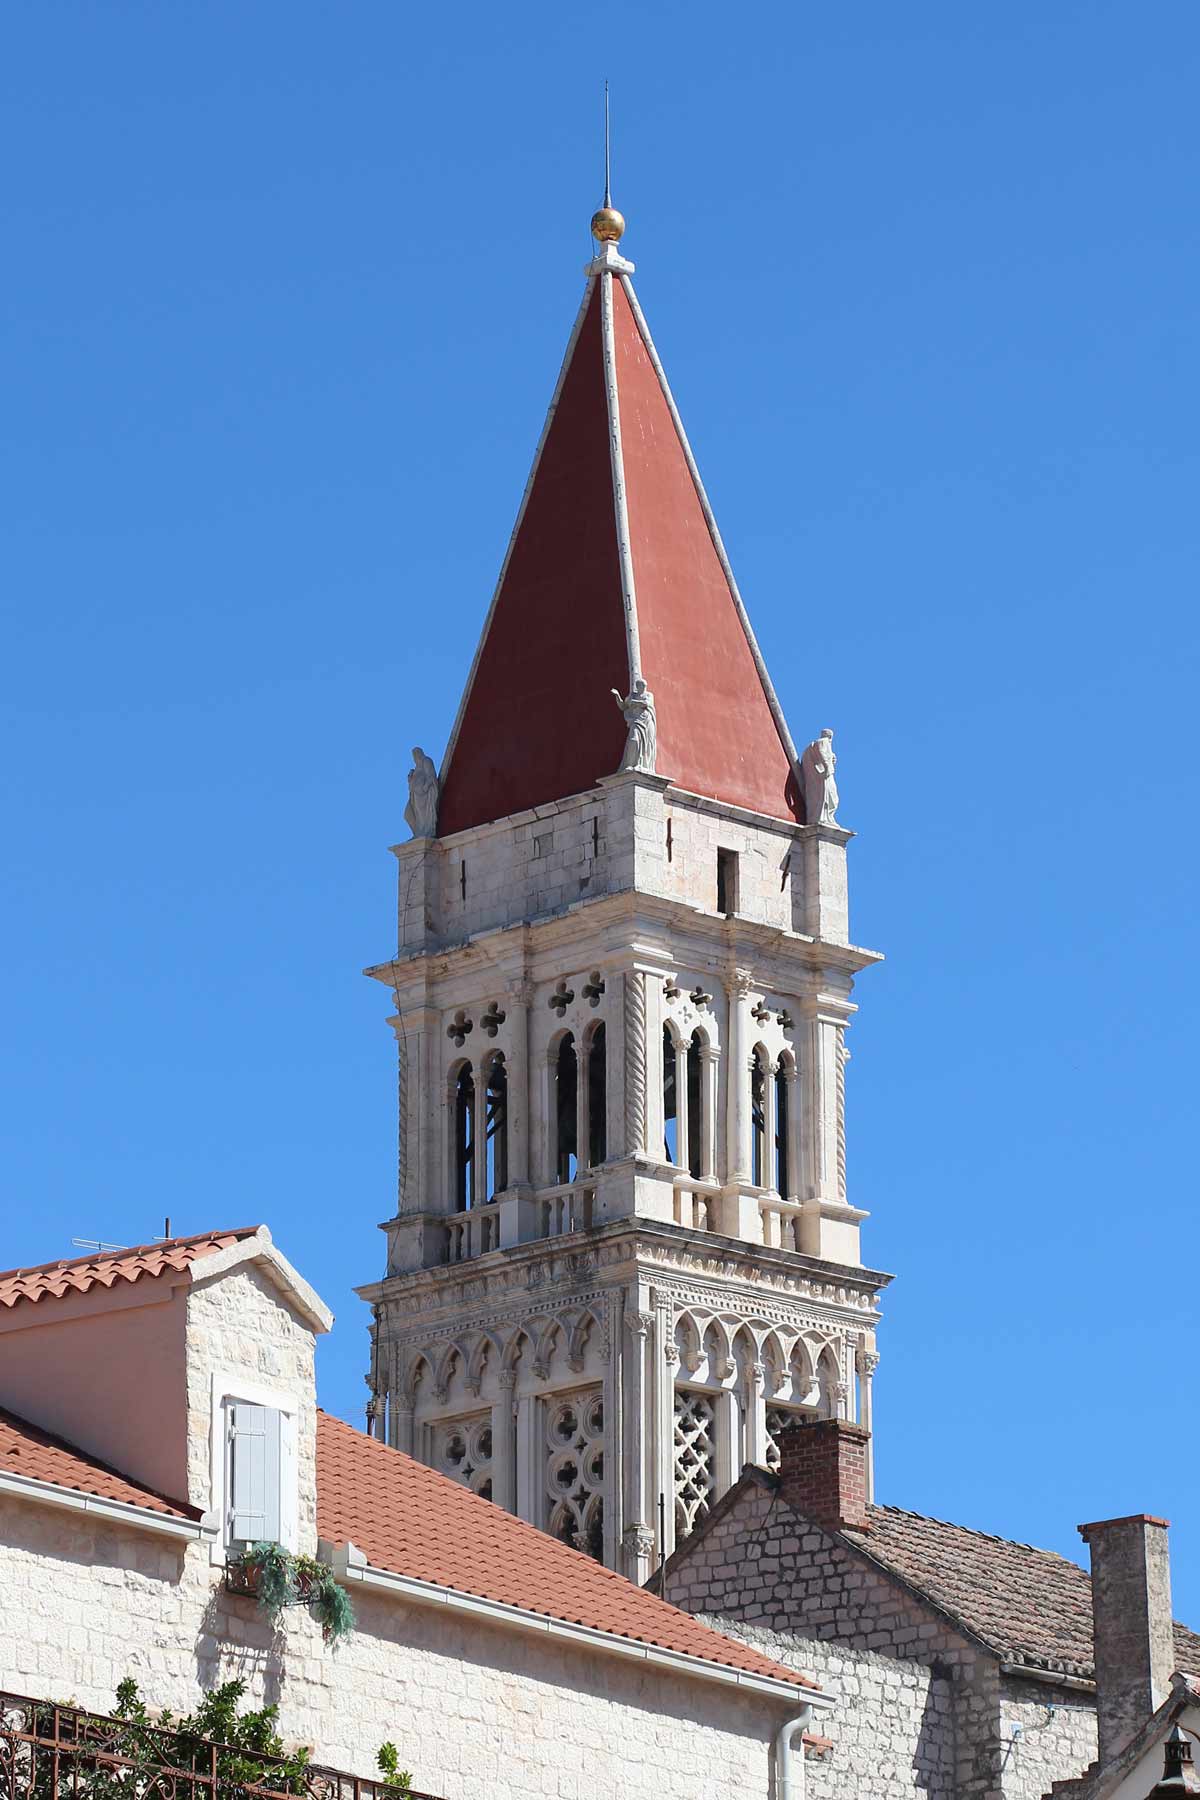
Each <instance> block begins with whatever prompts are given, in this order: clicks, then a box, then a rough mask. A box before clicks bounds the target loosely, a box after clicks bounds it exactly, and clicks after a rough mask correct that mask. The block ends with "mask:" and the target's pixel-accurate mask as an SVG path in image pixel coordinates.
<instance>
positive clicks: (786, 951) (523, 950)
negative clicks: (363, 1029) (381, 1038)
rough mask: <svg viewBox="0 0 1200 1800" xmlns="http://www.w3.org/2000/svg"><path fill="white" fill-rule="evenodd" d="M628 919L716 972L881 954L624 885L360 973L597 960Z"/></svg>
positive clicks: (836, 967)
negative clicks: (556, 953) (575, 957)
mask: <svg viewBox="0 0 1200 1800" xmlns="http://www.w3.org/2000/svg"><path fill="white" fill-rule="evenodd" d="M806 829H807V828H806ZM631 923H634V924H636V927H637V929H638V930H639V932H640V933H642V934H644V935H648V936H650V937H651V938H654V937H656V936H659V934H661V945H658V944H656V945H655V946H654V953H655V954H657V955H662V956H664V957H668V958H669V959H670V960H671V961H672V962H679V961H681V960H684V956H681V949H683V950H684V952H685V954H686V950H687V949H692V948H694V951H695V953H696V955H697V959H698V960H706V959H708V958H711V966H712V968H713V970H714V972H717V971H719V970H720V969H721V968H722V967H723V966H725V965H726V964H727V963H728V961H729V959H730V957H731V955H732V956H734V957H736V958H737V960H738V961H742V962H746V963H749V964H750V965H751V966H756V965H759V964H762V965H765V966H764V967H763V970H762V973H763V976H764V977H765V978H767V979H768V980H770V979H772V978H774V977H778V980H779V981H782V980H784V979H786V975H787V973H788V972H789V971H794V969H795V967H796V964H797V962H799V963H801V964H802V966H804V967H806V968H809V969H827V970H829V971H831V972H833V971H837V972H838V973H841V974H844V975H853V974H856V973H857V972H858V971H860V970H862V969H866V968H870V967H872V966H873V965H874V964H875V963H878V962H882V961H883V957H882V954H881V953H880V952H879V951H877V950H867V949H864V948H862V947H861V946H859V945H856V944H834V943H830V942H828V941H823V940H821V939H819V938H813V937H808V936H806V935H805V934H804V933H803V932H798V931H786V930H784V928H783V927H782V926H779V925H767V924H763V923H761V922H759V921H756V920H754V919H746V918H741V917H739V916H735V917H732V918H729V917H726V915H725V914H723V913H716V912H712V913H710V912H706V911H705V910H704V909H702V908H701V907H697V906H692V905H690V904H689V903H688V902H686V901H681V900H672V899H670V898H669V897H667V896H666V895H662V894H648V893H646V892H644V891H642V890H640V889H635V888H625V889H622V890H621V891H620V892H619V893H615V894H596V895H593V896H589V897H588V898H586V899H582V900H577V901H576V902H575V903H574V905H572V906H569V907H567V908H566V909H565V910H562V911H557V910H556V911H554V912H547V913H542V914H540V915H537V916H535V917H532V918H529V919H523V920H520V921H518V922H517V923H516V924H513V925H497V926H490V927H488V928H487V929H486V930H483V931H479V932H476V933H473V934H472V935H470V936H468V937H465V938H462V939H460V940H459V941H458V942H456V943H443V944H439V945H437V946H436V947H429V946H423V947H421V948H420V949H416V950H412V951H409V952H406V953H405V954H404V955H402V956H398V957H396V958H394V959H393V960H391V961H389V962H383V963H376V964H373V965H372V966H371V967H369V968H367V969H365V970H364V971H363V973H364V974H366V975H368V976H370V977H371V978H372V979H373V980H375V981H382V982H383V983H384V985H385V986H387V987H389V988H394V989H396V990H397V991H399V989H400V988H401V987H402V986H403V987H404V988H405V989H407V988H409V987H410V986H411V985H412V983H413V981H414V979H417V978H419V977H420V976H421V975H422V974H423V973H424V972H425V971H429V970H431V969H432V971H433V973H434V974H435V975H436V974H437V973H440V971H438V970H437V969H436V965H437V964H438V963H439V962H444V963H445V964H446V970H445V973H449V972H450V965H451V964H453V965H454V972H455V974H456V975H457V974H458V973H459V972H460V971H461V970H462V968H463V967H464V965H468V964H470V963H471V962H477V963H478V966H479V967H480V969H481V971H482V970H483V969H501V968H515V967H516V966H517V965H518V964H519V963H520V962H521V959H522V957H523V956H525V955H527V954H529V953H531V952H533V951H534V950H535V949H536V951H537V953H538V954H543V953H548V952H551V951H553V950H554V949H556V948H558V947H559V946H563V947H566V946H568V945H569V946H572V947H573V948H574V949H575V950H576V951H577V953H578V954H579V955H580V956H581V958H582V960H585V961H586V960H587V957H588V956H590V957H592V959H593V960H595V959H596V958H597V957H598V956H601V955H603V954H605V953H607V954H608V955H610V956H615V955H617V954H618V953H619V951H620V949H621V948H622V943H616V942H609V943H605V942H604V939H605V938H606V937H608V936H609V934H611V933H612V932H613V930H614V929H615V928H622V927H624V928H628V926H629V925H630V924H631ZM535 928H536V943H535V939H534V935H533V934H534V929H535ZM681 931H682V932H683V933H684V934H685V943H684V945H681V942H680V936H679V934H680V932H681ZM688 939H690V944H689V943H687V942H686V940H688ZM585 948H586V955H585V954H584V950H585Z"/></svg>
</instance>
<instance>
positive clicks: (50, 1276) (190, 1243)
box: [0, 1225, 261, 1306]
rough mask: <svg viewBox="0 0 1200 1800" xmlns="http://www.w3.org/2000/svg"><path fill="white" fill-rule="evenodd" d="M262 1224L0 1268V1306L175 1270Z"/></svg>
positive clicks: (79, 1292)
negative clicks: (29, 1266)
mask: <svg viewBox="0 0 1200 1800" xmlns="http://www.w3.org/2000/svg"><path fill="white" fill-rule="evenodd" d="M260 1229H261V1228H260V1227H259V1226H258V1225H242V1226H240V1227H239V1228H238V1229H237V1230H236V1231H202V1232H200V1233H199V1234H198V1235H197V1236H195V1237H176V1238H163V1239H162V1240H161V1241H160V1242H158V1243H155V1244H138V1245H136V1246H134V1247H133V1248H131V1249H128V1250H124V1249H122V1250H105V1251H102V1252H100V1253H98V1254H97V1253H93V1254H92V1255H90V1256H76V1257H73V1258H71V1259H70V1260H68V1261H63V1262H52V1263H41V1264H39V1266H38V1267H37V1268H35V1269H5V1270H4V1271H3V1272H0V1306H16V1305H18V1304H19V1302H21V1301H22V1300H35V1301H36V1300H44V1299H46V1298H47V1297H50V1298H53V1299H59V1298H61V1296H62V1295H63V1294H85V1293H86V1292H87V1290H88V1289H89V1288H91V1287H95V1286H96V1285H97V1284H99V1285H100V1286H102V1287H108V1288H110V1287H113V1286H115V1285H116V1283H117V1282H119V1281H140V1280H142V1279H143V1278H144V1277H147V1276H149V1277H151V1278H153V1277H154V1276H156V1275H161V1274H163V1273H164V1271H166V1270H169V1269H170V1270H175V1271H177V1272H179V1271H182V1270H184V1269H186V1268H187V1266H188V1264H189V1263H193V1262H197V1261H198V1260H199V1259H200V1257H202V1256H213V1255H215V1254H216V1252H217V1251H218V1250H228V1249H229V1248H230V1247H231V1245H233V1244H237V1243H240V1242H241V1241H242V1240H243V1239H244V1238H249V1237H253V1236H254V1234H255V1232H256V1231H258V1230H260Z"/></svg>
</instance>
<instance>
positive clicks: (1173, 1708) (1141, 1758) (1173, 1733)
mask: <svg viewBox="0 0 1200 1800" xmlns="http://www.w3.org/2000/svg"><path fill="white" fill-rule="evenodd" d="M1198 1763H1200V1679H1197V1677H1196V1676H1194V1675H1180V1674H1177V1675H1175V1676H1174V1678H1173V1680H1172V1683H1171V1691H1170V1693H1169V1694H1168V1695H1167V1698H1166V1699H1165V1700H1164V1701H1163V1703H1162V1705H1161V1706H1160V1707H1158V1708H1157V1710H1156V1711H1155V1712H1153V1713H1152V1714H1151V1715H1150V1717H1149V1718H1148V1719H1147V1720H1146V1721H1145V1722H1144V1723H1143V1725H1142V1727H1141V1729H1140V1730H1138V1731H1136V1732H1135V1733H1134V1735H1133V1736H1132V1737H1131V1738H1130V1739H1129V1740H1128V1742H1127V1743H1125V1744H1122V1745H1121V1746H1120V1748H1119V1749H1118V1750H1117V1751H1116V1752H1115V1754H1114V1755H1113V1756H1112V1757H1111V1758H1110V1759H1109V1760H1108V1761H1107V1762H1106V1763H1103V1764H1100V1765H1098V1766H1097V1767H1095V1768H1092V1769H1089V1770H1088V1772H1087V1774H1086V1775H1083V1776H1081V1777H1080V1778H1079V1779H1078V1780H1077V1781H1058V1782H1055V1784H1054V1787H1053V1788H1052V1790H1051V1793H1050V1796H1049V1800H1172V1796H1174V1800H1185V1796H1186V1795H1188V1794H1200V1767H1198V1766H1197V1764H1198Z"/></svg>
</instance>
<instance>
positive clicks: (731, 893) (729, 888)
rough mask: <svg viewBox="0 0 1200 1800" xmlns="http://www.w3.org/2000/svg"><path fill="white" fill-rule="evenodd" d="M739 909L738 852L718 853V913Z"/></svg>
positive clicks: (733, 911)
mask: <svg viewBox="0 0 1200 1800" xmlns="http://www.w3.org/2000/svg"><path fill="white" fill-rule="evenodd" d="M737 909H738V857H737V851H736V850H718V851H717V911H718V912H719V913H735V912H736V911H737Z"/></svg>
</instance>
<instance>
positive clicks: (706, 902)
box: [359, 204, 888, 1581]
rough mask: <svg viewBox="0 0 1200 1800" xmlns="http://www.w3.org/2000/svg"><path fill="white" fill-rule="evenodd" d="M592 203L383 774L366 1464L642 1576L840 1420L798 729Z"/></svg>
mask: <svg viewBox="0 0 1200 1800" xmlns="http://www.w3.org/2000/svg"><path fill="white" fill-rule="evenodd" d="M624 225H625V222H624V220H623V219H622V217H621V215H620V213H618V212H616V211H615V210H614V209H613V208H612V207H611V206H609V205H607V204H606V205H605V206H604V207H602V208H601V210H600V211H599V212H598V213H597V214H596V215H595V217H594V219H593V221H592V231H593V235H594V237H595V239H596V242H597V253H596V255H595V257H594V258H593V260H592V261H591V262H590V263H589V264H588V265H587V269H586V271H585V274H586V285H585V288H584V294H583V302H582V305H581V307H580V310H579V314H578V316H577V318H576V320H575V325H574V328H573V330H572V332H571V337H570V340H569V342H568V345H567V350H566V355H565V358H564V360H563V365H562V369H561V371H560V374H559V377H558V382H557V385H556V387H555V390H554V395H553V398H552V400H551V403H550V409H549V413H548V415H547V419H546V424H545V427H544V429H543V432H542V436H541V441H540V443H539V444H538V447H537V452H536V454H535V457H534V463H533V470H532V473H531V474H530V477H529V481H528V484H527V486H526V489H525V493H524V496H523V498H522V501H521V507H520V511H519V513H518V516H517V522H516V526H515V528H514V531H513V535H512V539H511V541H510V543H509V547H508V551H507V554H506V556H505V559H504V564H503V567H502V569H501V572H500V579H499V582H498V584H497V587H496V591H495V594H494V596H493V599H492V602H491V606H490V609H489V611H488V615H487V618H486V621H485V623H484V627H483V633H482V636H481V639H480V642H479V647H478V649H477V651H476V653H475V659H474V662H473V664H472V667H471V670H470V674H469V676H468V679H467V685H466V690H465V692H464V694H463V698H462V702H461V705H460V707H459V712H458V717H457V719H456V721H455V724H454V728H453V731H452V733H451V736H450V742H449V746H448V749H447V751H446V755H445V758H444V760H443V763H442V767H441V770H440V773H439V772H438V771H437V770H435V768H434V766H433V763H432V762H431V760H430V759H429V758H428V757H426V756H425V755H424V753H423V752H421V751H417V752H414V760H415V766H414V769H413V771H412V774H411V775H410V777H409V803H408V807H407V809H406V813H405V816H406V818H407V820H408V823H409V825H410V828H411V830H412V833H413V835H412V837H411V839H410V840H409V841H408V842H406V843H404V844H401V845H399V846H397V848H396V850H395V855H396V856H397V858H398V861H399V865H400V901H399V943H398V948H397V952H396V955H395V957H394V958H393V959H391V960H390V961H388V962H386V963H383V964H380V965H379V966H378V967H375V968H372V969H370V970H369V971H368V973H369V974H370V975H371V976H373V977H374V978H375V979H376V980H378V981H381V982H382V983H384V985H385V986H386V987H387V988H388V989H389V991H390V993H391V994H392V996H393V998H394V1005H395V1010H394V1015H393V1017H392V1019H391V1024H392V1027H393V1029H394V1031H395V1034H396V1041H397V1045H398V1051H399V1099H400V1183H399V1203H398V1207H397V1210H396V1214H395V1216H394V1217H393V1218H391V1219H389V1220H387V1222H386V1223H385V1225H384V1226H383V1230H384V1231H385V1232H386V1234H387V1245H388V1254H387V1272H386V1274H385V1275H384V1277H383V1279H382V1280H380V1281H377V1282H373V1283H371V1284H370V1285H369V1286H366V1287H363V1288H360V1289H359V1293H360V1294H361V1295H362V1297H363V1298H364V1299H366V1300H367V1301H369V1302H370V1303H371V1305H372V1308H373V1314H374V1323H373V1326H372V1359H371V1372H370V1375H369V1377H368V1383H369V1386H370V1390H371V1399H370V1405H369V1414H370V1419H371V1429H373V1430H374V1431H375V1433H376V1434H377V1435H378V1436H380V1437H383V1438H386V1439H387V1441H388V1442H390V1443H392V1444H394V1445H397V1446H398V1447H399V1448H400V1449H402V1450H406V1451H409V1452H410V1453H411V1454H413V1455H415V1456H417V1457H419V1458H421V1459H422V1460H423V1461H425V1462H428V1463H431V1464H433V1465H434V1466H436V1467H437V1468H439V1469H441V1470H443V1471H444V1472H445V1473H446V1474H448V1475H451V1476H453V1477H454V1478H456V1479H458V1480H460V1481H463V1482H465V1483H467V1484H468V1485H470V1486H471V1487H472V1488H474V1489H475V1490H476V1491H478V1492H480V1493H483V1494H485V1495H487V1496H488V1497H489V1498H490V1499H492V1500H493V1501H494V1502H495V1503H496V1504H497V1505H500V1506H504V1507H507V1508H509V1509H510V1510H512V1511H514V1512H516V1513H518V1514H519V1515H520V1516H521V1517H522V1518H525V1519H528V1520H530V1521H531V1522H532V1523H534V1524H536V1525H539V1526H541V1527H542V1528H544V1529H545V1530H548V1531H551V1532H553V1533H554V1534H555V1535H556V1536H558V1537H560V1538H563V1539H565V1540H566V1541H568V1542H570V1543H572V1544H574V1545H576V1546H577V1547H578V1548H580V1549H582V1550H585V1551H588V1552H590V1553H591V1554H592V1555H594V1556H597V1557H599V1558H601V1559H602V1560H603V1561H604V1562H606V1563H608V1564H609V1565H610V1566H612V1567H615V1568H619V1569H621V1570H623V1571H624V1572H625V1573H626V1574H627V1575H629V1576H630V1577H631V1578H632V1579H633V1580H635V1581H643V1580H645V1578H646V1577H647V1576H648V1575H649V1574H650V1573H651V1571H652V1570H653V1568H654V1567H655V1566H656V1564H657V1562H658V1560H659V1559H660V1558H661V1557H663V1556H665V1555H669V1554H670V1552H671V1550H672V1549H673V1547H674V1544H675V1542H676V1540H677V1539H678V1538H681V1537H682V1536H684V1535H685V1534H686V1533H687V1532H689V1531H690V1530H691V1529H692V1528H693V1526H694V1525H695V1524H696V1522H697V1520H698V1519H699V1518H700V1517H701V1516H702V1515H703V1514H704V1512H706V1511H707V1510H708V1508H709V1507H710V1506H711V1505H712V1504H713V1503H714V1501H715V1500H716V1499H717V1498H719V1496H720V1495H721V1493H722V1492H723V1491H724V1490H725V1489H726V1488H727V1487H728V1486H729V1485H730V1484H731V1483H732V1482H733V1481H734V1480H735V1479H736V1478H737V1476H738V1474H739V1473H740V1470H741V1467H742V1465H743V1464H744V1463H746V1462H759V1463H766V1464H771V1463H773V1462H775V1461H776V1460H777V1450H776V1440H777V1437H778V1433H779V1431H780V1429H781V1427H782V1425H783V1424H784V1423H786V1421H787V1419H788V1417H789V1415H794V1414H801V1415H809V1416H814V1415H816V1416H821V1415H824V1416H830V1415H837V1416H840V1417H843V1418H848V1419H857V1420H858V1421H859V1422H861V1423H863V1424H866V1425H868V1426H869V1425H870V1417H871V1400H870V1395H871V1375H872V1371H873V1370H874V1367H875V1363H876V1355H875V1325H876V1321H877V1317H878V1314H877V1310H876V1304H877V1299H878V1294H879V1291H880V1289H881V1288H882V1287H883V1285H884V1284H885V1282H886V1281H887V1279H888V1277H886V1276H884V1275H881V1274H878V1273H874V1272H872V1271H871V1270H870V1269H867V1268H865V1267H864V1266H863V1264H862V1260H861V1257H860V1252H859V1229H860V1225H861V1222H862V1221H863V1219H864V1218H865V1217H866V1214H865V1213H863V1212H862V1211H861V1210H859V1209H858V1208H857V1207H855V1206H853V1205H852V1204H851V1202H850V1200H849V1198H848V1194H847V1185H846V1154H845V1069H846V1060H847V1052H846V1048H845V1041H844V1040H845V1033H846V1027H847V1025H848V1023H849V1021H850V1018H851V1016H852V1014H853V1012H854V1010H855V1008H854V1005H853V1002H852V1000H851V990H852V986H853V982H854V977H855V975H856V974H857V973H858V971H859V970H860V969H864V968H866V967H867V966H868V965H869V964H871V963H873V962H876V961H878V960H879V959H878V957H877V955H876V954H875V953H874V952H871V951H868V950H862V949H859V948H856V947H855V945H854V944H853V943H852V941H851V938H850V930H849V918H848V910H847V891H846V846H847V843H848V841H849V839H850V836H851V833H850V832H849V831H847V830H846V829H845V828H844V827H843V826H842V825H841V824H840V823H839V822H838V818H837V807H838V797H837V788H836V783H835V780H834V755H833V747H832V740H831V735H830V734H829V733H828V732H825V733H822V734H821V735H820V736H817V737H814V740H813V742H812V743H811V744H810V745H809V747H808V749H807V750H805V751H804V753H803V755H798V754H797V751H796V748H795V745H794V744H793V741H792V738H791V736H790V734H789V732H788V727H787V724H786V721H785V719H784V716H783V712H782V709H781V707H780V704H779V701H778V699H777V697H776V695H775V691H774V689H773V688H772V686H771V682H770V678H769V676H768V674H767V671H766V667H765V665H764V663H763V659H762V656H761V654H760V652H759V649H758V646H757V644H756V643H755V640H754V635H753V632H752V630H751V627H750V622H749V619H748V618H747V616H746V612H745V608H744V607H743V605H742V601H741V597H740V595H739V593H738V590H737V586H736V584H735V582H734V578H733V573H732V571H731V569H730V566H729V561H728V558H727V556H726V554H725V550H724V547H723V545H722V543H721V538H720V534H719V532H718V530H717V526H716V521H715V519H714V518H713V514H712V510H711V508H710V506H709V503H708V499H707V497H706V495H705V492H704V488H703V486H702V485H701V481H700V476H699V473H698V471H697V468H696V463H695V459H694V458H693V456H692V452H691V449H690V447H689V445H688V441H687V438H686V436H685V434H684V430H683V425H682V422H681V420H680V418H679V414H678V411H677V409H676V407H675V403H674V400H673V399H672V397H671V392H670V389H669V387H668V385H667V380H666V376H665V374H664V372H663V368H662V364H661V362H660V361H659V357H658V353H657V351H656V349H655V347H654V344H653V341H652V339H651V337H650V333H649V330H648V328H647V325H646V321H645V318H644V317H643V315H642V311H641V308H640V307H639V305H638V301H637V298H636V296H635V294H634V290H633V286H632V281H631V277H632V275H633V264H632V263H631V262H629V261H627V260H626V258H625V257H624V256H622V255H621V253H620V250H619V248H618V246H619V243H620V239H621V237H622V234H623V231H624Z"/></svg>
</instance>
